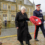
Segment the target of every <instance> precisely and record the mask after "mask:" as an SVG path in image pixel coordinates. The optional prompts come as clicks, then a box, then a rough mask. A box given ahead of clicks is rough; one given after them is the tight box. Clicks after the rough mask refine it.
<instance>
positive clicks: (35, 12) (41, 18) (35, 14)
mask: <svg viewBox="0 0 45 45" xmlns="http://www.w3.org/2000/svg"><path fill="white" fill-rule="evenodd" d="M40 6H41V4H37V5H36V10H35V11H34V12H33V16H37V17H38V18H40V20H41V21H42V24H41V25H39V26H35V27H36V28H35V34H34V39H35V40H36V41H39V40H38V39H37V35H38V31H39V27H40V28H41V30H42V33H43V35H44V37H45V30H44V19H43V14H42V10H40Z"/></svg>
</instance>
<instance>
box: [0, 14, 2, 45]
mask: <svg viewBox="0 0 45 45" xmlns="http://www.w3.org/2000/svg"><path fill="white" fill-rule="evenodd" d="M1 28H2V20H1V15H0V35H1ZM0 45H2V43H1V42H0Z"/></svg>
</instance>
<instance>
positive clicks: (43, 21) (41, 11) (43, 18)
mask: <svg viewBox="0 0 45 45" xmlns="http://www.w3.org/2000/svg"><path fill="white" fill-rule="evenodd" d="M41 12H42V10H41ZM42 19H43V22H44V17H43V14H42Z"/></svg>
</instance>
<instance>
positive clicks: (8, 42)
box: [0, 33, 45, 45]
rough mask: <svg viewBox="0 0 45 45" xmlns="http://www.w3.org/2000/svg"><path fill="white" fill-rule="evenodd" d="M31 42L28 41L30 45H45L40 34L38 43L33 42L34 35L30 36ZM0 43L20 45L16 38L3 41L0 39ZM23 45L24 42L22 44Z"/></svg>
mask: <svg viewBox="0 0 45 45" xmlns="http://www.w3.org/2000/svg"><path fill="white" fill-rule="evenodd" d="M32 37H33V38H32V40H31V41H30V43H31V45H45V39H44V37H43V35H42V34H41V33H39V35H38V39H39V40H40V41H39V42H37V41H35V40H34V35H33V34H32ZM0 42H2V43H3V44H2V45H20V42H19V41H18V40H17V37H10V38H5V39H0ZM24 45H26V44H25V42H24Z"/></svg>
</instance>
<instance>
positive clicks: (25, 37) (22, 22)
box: [15, 6, 32, 45]
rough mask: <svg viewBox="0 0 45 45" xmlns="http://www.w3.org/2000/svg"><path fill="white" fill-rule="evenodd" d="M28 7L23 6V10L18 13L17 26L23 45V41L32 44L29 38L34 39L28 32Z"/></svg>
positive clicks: (19, 38)
mask: <svg viewBox="0 0 45 45" xmlns="http://www.w3.org/2000/svg"><path fill="white" fill-rule="evenodd" d="M25 11H26V8H25V7H24V6H22V7H21V11H20V12H18V13H17V15H16V19H15V23H16V27H17V36H18V40H19V41H20V43H21V45H24V44H23V41H26V44H28V45H30V43H29V40H30V39H32V38H31V35H30V34H29V32H28V23H27V21H29V19H28V18H27V14H26V13H25Z"/></svg>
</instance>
